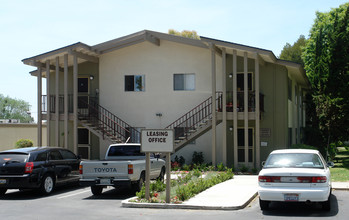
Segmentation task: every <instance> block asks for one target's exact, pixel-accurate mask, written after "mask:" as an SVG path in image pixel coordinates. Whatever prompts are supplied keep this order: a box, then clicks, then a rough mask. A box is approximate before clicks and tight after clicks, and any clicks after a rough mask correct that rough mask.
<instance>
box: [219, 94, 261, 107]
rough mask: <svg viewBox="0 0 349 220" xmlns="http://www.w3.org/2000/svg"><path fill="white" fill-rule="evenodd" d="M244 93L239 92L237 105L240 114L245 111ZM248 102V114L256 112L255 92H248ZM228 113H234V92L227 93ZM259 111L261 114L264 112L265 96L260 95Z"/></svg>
mask: <svg viewBox="0 0 349 220" xmlns="http://www.w3.org/2000/svg"><path fill="white" fill-rule="evenodd" d="M244 95H245V94H244V92H243V91H242V92H241V91H239V92H237V103H236V108H237V109H236V110H237V111H238V112H243V111H244V110H245V109H244V108H245V99H244ZM247 102H248V110H247V111H248V112H255V111H256V96H255V92H254V91H249V92H248V97H247ZM226 110H227V112H233V111H234V109H233V92H227V106H226ZM259 110H260V111H261V112H264V95H263V94H261V93H260V94H259Z"/></svg>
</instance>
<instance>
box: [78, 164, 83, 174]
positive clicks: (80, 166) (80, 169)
mask: <svg viewBox="0 0 349 220" xmlns="http://www.w3.org/2000/svg"><path fill="white" fill-rule="evenodd" d="M79 173H80V174H82V165H79Z"/></svg>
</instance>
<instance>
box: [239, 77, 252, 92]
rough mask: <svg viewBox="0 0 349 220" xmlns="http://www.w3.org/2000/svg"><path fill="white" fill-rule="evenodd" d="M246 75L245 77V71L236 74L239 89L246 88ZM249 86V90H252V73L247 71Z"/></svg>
mask: <svg viewBox="0 0 349 220" xmlns="http://www.w3.org/2000/svg"><path fill="white" fill-rule="evenodd" d="M244 77H245V76H244V73H238V74H237V75H236V81H237V89H238V91H244V88H245V83H244V79H245V78H244ZM247 87H248V90H252V73H247Z"/></svg>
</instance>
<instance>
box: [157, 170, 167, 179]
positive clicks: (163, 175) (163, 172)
mask: <svg viewBox="0 0 349 220" xmlns="http://www.w3.org/2000/svg"><path fill="white" fill-rule="evenodd" d="M164 179H165V167H163V168H161V171H160V175H159V177H158V178H157V180H160V181H161V182H163V181H164Z"/></svg>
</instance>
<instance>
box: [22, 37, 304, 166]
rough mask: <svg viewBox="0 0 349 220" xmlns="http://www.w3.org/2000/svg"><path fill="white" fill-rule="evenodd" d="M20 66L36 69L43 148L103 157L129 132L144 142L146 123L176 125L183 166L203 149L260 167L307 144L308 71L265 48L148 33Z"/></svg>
mask: <svg viewBox="0 0 349 220" xmlns="http://www.w3.org/2000/svg"><path fill="white" fill-rule="evenodd" d="M23 63H24V64H27V65H31V66H34V67H36V68H37V69H36V70H35V71H33V72H31V74H32V75H33V76H35V77H37V80H38V81H37V82H38V83H37V86H38V112H39V113H38V121H39V122H40V121H42V120H47V128H46V129H47V143H42V142H39V145H50V146H61V147H68V148H70V149H71V150H73V151H75V152H76V153H79V154H82V155H83V156H84V157H85V158H91V159H97V158H103V157H104V154H105V151H106V149H107V147H108V145H109V144H110V143H115V142H122V141H125V140H126V139H127V138H128V137H130V141H131V142H139V141H140V131H141V129H143V128H152V129H157V128H159V129H160V128H161V129H163V128H169V129H174V131H175V139H176V140H175V146H174V148H175V153H174V154H173V156H175V155H178V156H183V157H184V158H185V159H186V161H187V163H190V161H191V157H192V154H193V152H194V151H197V152H203V155H204V157H205V161H206V162H212V163H213V164H218V163H221V162H222V163H224V164H226V165H228V166H234V167H240V166H247V167H250V168H259V167H260V164H261V161H263V160H265V159H266V157H267V155H268V154H269V153H270V152H271V151H272V150H274V149H279V148H288V147H290V145H292V144H296V143H301V141H302V128H303V127H304V126H305V109H304V105H303V99H304V95H305V93H306V91H307V89H309V83H308V80H307V77H306V75H305V72H304V69H303V68H302V66H301V65H300V64H297V63H293V62H289V61H284V60H279V59H277V58H276V57H275V55H274V54H273V52H271V51H268V50H264V49H259V48H255V47H250V46H245V45H240V44H236V43H231V42H226V41H221V40H216V39H210V38H206V37H201V39H199V40H197V39H189V38H183V37H179V36H174V35H169V34H164V33H158V32H154V31H148V30H144V31H140V32H138V33H134V34H131V35H128V36H124V37H121V38H117V39H114V40H111V41H107V42H104V43H101V44H97V45H94V46H88V45H86V44H83V43H80V42H79V43H75V44H72V45H68V46H65V47H63V48H60V49H56V50H52V51H49V52H47V53H44V54H40V55H37V56H33V57H30V58H27V59H24V60H23ZM43 78H46V91H43V89H42V88H43V86H42V81H43V80H42V79H43ZM44 93H46V95H43V94H44ZM40 125H41V123H38V140H42V127H41V126H40Z"/></svg>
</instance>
